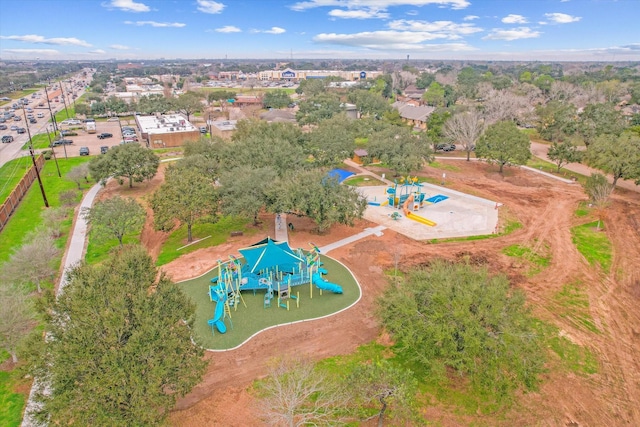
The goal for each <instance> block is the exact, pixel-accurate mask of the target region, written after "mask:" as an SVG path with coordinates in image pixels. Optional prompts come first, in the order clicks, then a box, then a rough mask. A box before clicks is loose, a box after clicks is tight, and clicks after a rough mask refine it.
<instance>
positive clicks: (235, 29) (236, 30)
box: [213, 25, 242, 33]
mask: <svg viewBox="0 0 640 427" xmlns="http://www.w3.org/2000/svg"><path fill="white" fill-rule="evenodd" d="M213 31H215V32H216V33H241V32H242V30H241V29H240V28H238V27H234V26H233V25H225V26H224V27H220V28H216V29H215V30H213Z"/></svg>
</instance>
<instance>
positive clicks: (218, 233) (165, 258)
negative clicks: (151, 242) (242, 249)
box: [156, 217, 261, 266]
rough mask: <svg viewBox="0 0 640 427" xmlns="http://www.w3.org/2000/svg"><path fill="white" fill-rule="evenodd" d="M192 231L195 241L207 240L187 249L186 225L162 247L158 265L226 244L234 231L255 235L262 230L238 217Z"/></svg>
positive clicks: (221, 220) (202, 225)
mask: <svg viewBox="0 0 640 427" xmlns="http://www.w3.org/2000/svg"><path fill="white" fill-rule="evenodd" d="M191 231H192V235H193V240H194V241H195V240H199V239H203V238H205V237H206V239H204V240H202V241H200V242H198V243H194V244H191V245H189V246H187V247H183V246H185V245H186V244H187V227H186V226H185V225H182V226H180V227H178V228H177V229H176V230H175V231H173V232H172V233H171V235H170V236H169V238H168V239H167V240H166V241H165V242H164V244H163V245H162V249H160V255H158V259H157V261H156V265H158V266H161V265H164V264H166V263H168V262H171V261H173V260H174V259H176V258H178V257H179V256H181V255H184V254H188V253H189V252H193V251H195V250H197V249H201V248H208V247H209V246H216V245H219V244H221V243H224V242H226V240H227V238H228V237H229V234H230V233H231V232H232V231H242V232H243V233H244V234H245V235H253V234H255V233H257V232H258V231H261V230H259V229H258V228H250V227H249V226H248V224H247V220H246V219H243V218H238V217H222V218H220V220H219V221H218V222H216V223H215V224H211V223H202V224H194V225H193V227H192V230H191ZM207 236H211V237H207ZM179 248H182V249H179Z"/></svg>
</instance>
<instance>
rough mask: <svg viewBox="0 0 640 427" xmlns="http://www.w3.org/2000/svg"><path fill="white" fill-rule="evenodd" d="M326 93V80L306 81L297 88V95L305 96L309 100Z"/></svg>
mask: <svg viewBox="0 0 640 427" xmlns="http://www.w3.org/2000/svg"><path fill="white" fill-rule="evenodd" d="M326 91H327V83H326V82H325V81H324V79H305V80H302V81H301V82H300V84H299V85H298V87H297V88H296V93H297V94H304V95H305V96H306V97H307V98H312V97H314V96H317V95H320V94H322V93H325V92H326Z"/></svg>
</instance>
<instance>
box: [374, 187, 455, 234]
mask: <svg viewBox="0 0 640 427" xmlns="http://www.w3.org/2000/svg"><path fill="white" fill-rule="evenodd" d="M386 194H387V200H385V201H384V202H382V203H376V202H369V204H371V205H375V206H386V205H388V206H391V207H393V208H396V209H401V208H402V212H403V213H404V216H405V217H406V218H409V219H412V220H414V221H416V222H419V223H421V224H425V225H428V226H430V227H434V226H435V225H436V223H435V222H433V221H431V220H430V219H427V218H424V217H422V216H420V215H416V214H415V213H413V212H415V211H418V210H419V209H421V208H423V207H424V206H425V205H427V204H432V203H438V202H440V201H442V200H445V199H447V198H448V197H447V196H442V195H437V196H434V197H431V198H426V194H425V193H423V192H422V184H421V183H419V182H418V178H417V177H414V178H411V177H406V178H404V177H403V178H401V179H400V183H399V184H398V181H395V183H394V185H393V187H388V188H387V190H386ZM391 217H392V219H395V220H397V219H399V214H398V213H397V212H394V213H392V214H391Z"/></svg>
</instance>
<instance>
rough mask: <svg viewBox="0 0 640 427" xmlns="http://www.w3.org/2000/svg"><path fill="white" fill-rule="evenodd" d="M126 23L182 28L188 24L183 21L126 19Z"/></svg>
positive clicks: (139, 25)
mask: <svg viewBox="0 0 640 427" xmlns="http://www.w3.org/2000/svg"><path fill="white" fill-rule="evenodd" d="M124 23H125V24H127V25H137V26H138V27H142V26H145V25H148V26H150V27H156V28H166V27H172V28H182V27H185V26H186V25H187V24H183V23H182V22H156V21H135V22H133V21H124Z"/></svg>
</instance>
